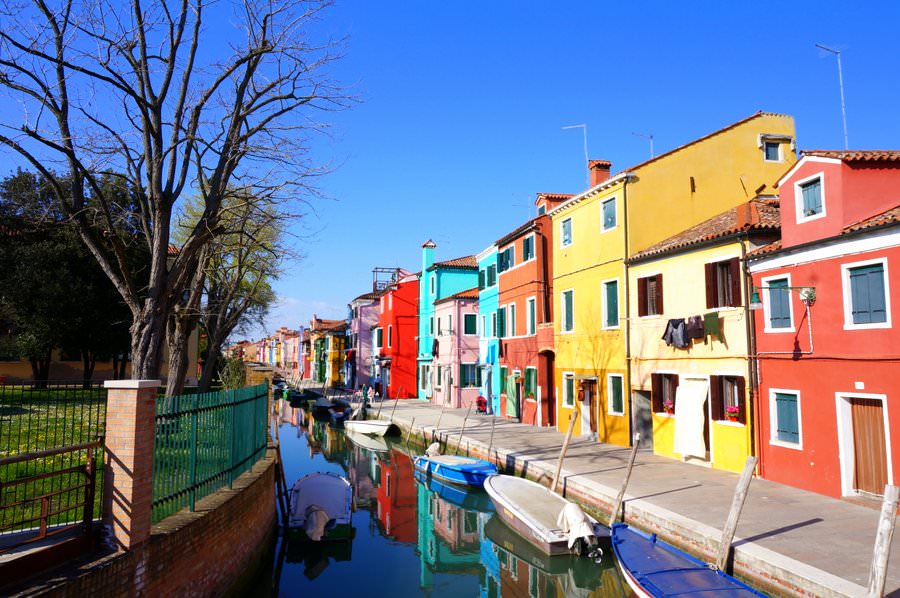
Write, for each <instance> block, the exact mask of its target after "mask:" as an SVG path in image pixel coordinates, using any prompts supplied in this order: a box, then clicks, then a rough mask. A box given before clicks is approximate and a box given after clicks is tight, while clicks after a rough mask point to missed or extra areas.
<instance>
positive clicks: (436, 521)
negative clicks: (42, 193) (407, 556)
mask: <svg viewBox="0 0 900 598" xmlns="http://www.w3.org/2000/svg"><path fill="white" fill-rule="evenodd" d="M415 486H416V489H417V502H418V520H419V525H418V549H419V559H420V561H421V570H420V576H419V585H420V587H422V588H430V587H432V585H433V584H432V576H433V575H434V574H435V573H467V574H478V573H480V571H481V567H480V562H481V555H480V544H481V542H480V539H481V533H480V528H481V525H482V523H481V522H482V520H487V518H488V517H490V515H489V514H488V513H480V512H478V511H467V510H465V509H462V508H460V507H457V506H454V505H452V504H451V503H449V502H447V501H445V500H443V499H442V498H441V497H440V496H438V495H437V493H435V492H432V491H431V490H429V489H428V488H427V487H426V486H425V485H423V484H416V485H415Z"/></svg>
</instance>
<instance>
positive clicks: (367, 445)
mask: <svg viewBox="0 0 900 598" xmlns="http://www.w3.org/2000/svg"><path fill="white" fill-rule="evenodd" d="M347 423H350V422H347ZM344 434H346V436H347V438H348V439H350V442H352V443H353V444H355V445H357V446H360V447H362V448H364V449H366V450H367V451H374V452H376V453H386V452H388V451H389V450H391V447H390V445H388V443H387V440H385V439H384V437H383V436H370V435H368V434H360V433H358V432H355V431H354V430H352V429H350V428H349V427H348V428H347V429H346V430H345V431H344Z"/></svg>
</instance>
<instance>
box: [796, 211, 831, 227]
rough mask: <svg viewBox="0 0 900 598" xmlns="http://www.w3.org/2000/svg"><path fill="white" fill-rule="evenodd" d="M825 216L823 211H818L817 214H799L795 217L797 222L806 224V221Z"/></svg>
mask: <svg viewBox="0 0 900 598" xmlns="http://www.w3.org/2000/svg"><path fill="white" fill-rule="evenodd" d="M824 217H825V212H824V211H822V212H819V213H818V214H813V215H812V216H801V217H799V218H797V224H806V223H807V222H812V221H813V220H820V219H822V218H824Z"/></svg>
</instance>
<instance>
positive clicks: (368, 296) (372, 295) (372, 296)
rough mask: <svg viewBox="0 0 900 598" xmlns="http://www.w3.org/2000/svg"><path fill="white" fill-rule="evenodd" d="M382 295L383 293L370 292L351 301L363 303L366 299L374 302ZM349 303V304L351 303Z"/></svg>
mask: <svg viewBox="0 0 900 598" xmlns="http://www.w3.org/2000/svg"><path fill="white" fill-rule="evenodd" d="M383 294H384V291H371V292H369V293H363V294H362V295H360V296H359V297H356V298H354V299H353V301H365V300H366V299H369V300H375V299H378V298H379V297H381V296H382V295H383ZM353 301H351V303H353Z"/></svg>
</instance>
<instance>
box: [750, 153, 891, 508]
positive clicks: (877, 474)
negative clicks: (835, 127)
mask: <svg viewBox="0 0 900 598" xmlns="http://www.w3.org/2000/svg"><path fill="white" fill-rule="evenodd" d="M778 185H779V188H780V207H781V226H782V228H781V240H780V241H776V242H775V243H772V244H771V245H768V246H766V247H763V248H761V249H759V250H757V251H755V252H753V253H751V254H750V255H749V256H748V269H749V271H750V274H751V276H752V284H753V291H754V293H753V295H752V296H753V301H752V302H753V303H754V304H755V305H751V308H753V307H757V308H758V309H757V310H756V311H754V312H753V314H754V316H753V318H754V329H755V344H756V347H755V349H756V350H755V358H756V359H755V362H756V363H757V364H758V366H757V371H756V372H755V374H756V378H757V380H758V394H757V396H756V400H757V401H758V403H757V405H758V407H757V409H756V410H755V411H756V413H757V414H758V417H759V420H760V421H759V422H757V426H756V429H757V430H758V433H757V434H758V436H757V439H756V445H757V448H758V454H759V457H760V474H761V475H762V476H763V477H765V478H768V479H770V480H774V481H778V482H781V483H784V484H790V485H792V486H797V487H800V488H803V489H806V490H811V491H814V492H819V493H821V494H826V495H829V496H835V497H841V496H872V495H881V494H882V493H883V491H884V486H885V484H896V483H897V473H896V471H895V468H894V462H898V463H900V426H898V425H897V421H898V419H897V418H898V417H900V384H898V382H900V368H898V363H897V362H898V360H900V335H898V334H897V331H896V330H894V327H893V326H894V322H898V323H900V306H898V298H897V290H898V288H900V151H808V152H804V153H803V155H802V157H801V159H800V160H799V161H798V162H797V163H796V164H795V165H794V166H793V168H791V169H790V170H789V171H788V172H787V173H786V174H785V175H784V176H783V177H782V179H781V180H780V181H779V183H778ZM759 308H761V309H759ZM892 420H893V422H894V425H893V426H892V425H891V421H892Z"/></svg>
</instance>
